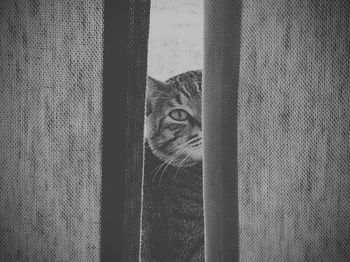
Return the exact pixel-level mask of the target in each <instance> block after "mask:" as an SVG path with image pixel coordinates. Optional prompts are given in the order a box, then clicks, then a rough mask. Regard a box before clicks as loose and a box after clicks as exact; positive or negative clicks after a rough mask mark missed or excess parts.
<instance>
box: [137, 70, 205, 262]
mask: <svg viewBox="0 0 350 262" xmlns="http://www.w3.org/2000/svg"><path fill="white" fill-rule="evenodd" d="M201 80H202V73H201V71H200V70H196V71H189V72H186V73H183V74H179V75H177V76H174V77H172V78H170V79H169V80H167V81H165V82H162V81H158V80H156V79H154V78H151V77H148V80H147V92H146V128H145V131H146V132H145V137H146V152H145V168H144V174H145V177H144V186H143V210H142V235H141V261H152V262H155V261H157V262H171V261H204V223H203V199H202V162H201V161H202V124H201V123H202V121H201V112H202V110H201V93H202V90H201V82H202V81H201Z"/></svg>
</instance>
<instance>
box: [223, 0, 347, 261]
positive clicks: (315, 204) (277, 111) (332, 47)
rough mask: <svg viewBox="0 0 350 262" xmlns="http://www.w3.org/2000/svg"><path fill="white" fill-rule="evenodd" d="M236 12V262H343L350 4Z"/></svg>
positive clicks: (265, 6)
mask: <svg viewBox="0 0 350 262" xmlns="http://www.w3.org/2000/svg"><path fill="white" fill-rule="evenodd" d="M242 7H243V8H242V34H241V38H242V39H241V51H240V82H239V93H238V122H237V125H238V135H237V139H238V179H239V183H238V185H239V224H240V259H241V261H349V259H350V251H349V250H350V249H349V246H350V232H349V230H350V227H349V221H350V198H349V197H350V194H349V193H350V177H349V173H350V158H349V157H350V155H349V152H350V140H349V138H350V133H349V130H350V129H349V128H350V124H349V123H350V122H349V120H350V107H349V106H350V89H349V80H350V78H349V61H350V54H349V50H350V49H349V39H350V31H349V28H350V20H349V18H350V17H349V11H350V3H349V2H348V1H332V2H330V1H311V0H307V1H295V0H288V1H257V0H246V1H243V6H242ZM227 48H230V47H227Z"/></svg>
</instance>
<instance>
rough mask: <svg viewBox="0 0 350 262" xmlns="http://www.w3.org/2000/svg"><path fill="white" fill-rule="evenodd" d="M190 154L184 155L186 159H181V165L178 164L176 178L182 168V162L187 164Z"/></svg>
mask: <svg viewBox="0 0 350 262" xmlns="http://www.w3.org/2000/svg"><path fill="white" fill-rule="evenodd" d="M190 157H191V156H190V155H186V156H185V157H184V159H182V160H181V163H180V165H179V166H178V168H177V170H176V174H175V178H177V173H178V172H179V169H180V168H182V164H183V163H184V164H185V165H186V162H188V160H189V159H190Z"/></svg>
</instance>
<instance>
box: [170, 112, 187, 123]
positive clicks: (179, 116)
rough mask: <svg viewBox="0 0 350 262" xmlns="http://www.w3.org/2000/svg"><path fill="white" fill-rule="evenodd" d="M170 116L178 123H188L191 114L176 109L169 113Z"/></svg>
mask: <svg viewBox="0 0 350 262" xmlns="http://www.w3.org/2000/svg"><path fill="white" fill-rule="evenodd" d="M169 116H170V117H171V118H172V119H174V120H176V121H186V120H188V117H189V114H188V113H187V111H186V110H183V109H175V110H173V111H171V112H170V113H169Z"/></svg>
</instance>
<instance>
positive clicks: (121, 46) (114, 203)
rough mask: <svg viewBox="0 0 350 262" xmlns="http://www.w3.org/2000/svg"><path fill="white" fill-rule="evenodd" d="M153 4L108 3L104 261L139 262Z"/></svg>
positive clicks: (105, 66) (145, 2)
mask: <svg viewBox="0 0 350 262" xmlns="http://www.w3.org/2000/svg"><path fill="white" fill-rule="evenodd" d="M149 11H150V1H148V0H146V1H140V0H130V1H125V2H124V3H121V2H120V3H118V1H113V0H112V1H106V2H105V36H104V40H105V44H104V47H105V49H104V100H103V102H104V103H103V108H104V110H103V113H104V116H103V117H104V118H103V119H104V121H103V124H104V125H103V171H104V172H103V181H102V182H103V185H102V261H125V262H128V261H138V259H139V246H140V230H141V228H140V217H141V192H142V169H143V128H144V107H145V87H146V71H147V48H148V44H147V42H148V31H149Z"/></svg>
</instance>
